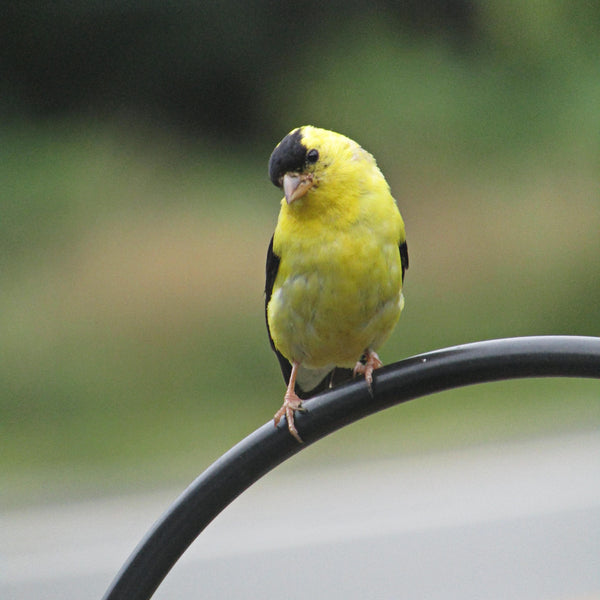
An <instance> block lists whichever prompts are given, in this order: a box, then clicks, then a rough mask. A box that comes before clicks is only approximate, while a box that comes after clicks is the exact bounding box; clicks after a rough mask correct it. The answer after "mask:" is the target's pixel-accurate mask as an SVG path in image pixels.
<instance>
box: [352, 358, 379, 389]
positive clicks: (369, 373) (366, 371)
mask: <svg viewBox="0 0 600 600" xmlns="http://www.w3.org/2000/svg"><path fill="white" fill-rule="evenodd" d="M364 356H365V359H366V360H365V363H364V364H363V363H362V362H360V360H359V361H358V362H357V363H356V365H355V366H354V376H355V377H356V376H357V375H364V376H365V380H366V382H367V385H368V386H369V391H370V392H371V393H372V389H371V385H372V383H373V371H374V370H375V369H379V367H382V366H383V363H382V362H381V360H380V359H379V356H377V352H375V351H374V350H371V349H370V348H367V349H366V350H365V354H364Z"/></svg>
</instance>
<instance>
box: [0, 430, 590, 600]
mask: <svg viewBox="0 0 600 600" xmlns="http://www.w3.org/2000/svg"><path fill="white" fill-rule="evenodd" d="M316 451H317V448H315V449H314V452H316ZM178 493H179V490H165V491H163V492H160V493H153V494H143V495H128V496H123V497H114V498H108V499H106V498H105V499H100V500H94V501H88V502H80V503H73V504H67V505H62V506H43V507H28V508H24V509H21V510H19V509H13V510H10V511H5V512H4V513H2V514H0V599H2V600H5V599H6V600H33V599H36V600H37V599H44V600H54V599H61V600H65V599H71V598H73V599H79V598H82V599H87V598H100V597H101V596H102V594H103V593H104V591H105V590H106V588H107V587H108V585H109V583H110V581H111V579H112V578H113V576H114V575H115V574H116V572H117V571H118V569H119V568H120V566H121V565H122V563H123V562H124V560H125V559H126V558H127V556H128V555H129V554H130V552H131V551H132V549H133V548H134V547H135V545H136V544H137V542H138V541H139V540H140V539H141V538H142V536H143V535H144V534H145V532H146V531H147V530H148V528H149V527H150V525H151V524H152V523H153V522H154V521H155V520H156V518H157V517H158V516H160V514H161V513H162V512H163V511H164V510H165V509H166V508H167V507H168V505H169V504H170V503H171V502H172V500H173V499H174V498H175V497H176V496H177V495H178ZM154 597H155V598H158V599H161V600H170V599H175V598H177V599H181V598H203V599H205V598H208V599H211V598H256V597H260V598H292V599H294V598H306V597H311V598H313V599H318V598H323V599H325V598H327V599H328V600H336V599H337V598H340V599H341V598H344V599H345V600H347V599H354V598H356V599H359V598H361V599H362V598H382V599H387V598H390V599H392V598H411V599H414V598H427V599H437V598H440V599H442V598H444V599H454V598H456V599H461V600H464V599H465V598H478V599H481V598H484V599H488V598H489V599H495V598H498V599H503V600H504V599H507V598H511V599H512V598H519V599H525V600H528V599H532V600H534V599H535V600H539V599H542V598H544V599H556V600H559V599H560V600H566V599H574V600H592V599H596V600H600V433H581V434H578V435H570V436H564V437H556V438H550V439H542V440H534V441H529V442H522V443H511V444H506V445H494V446H482V447H476V448H469V449H464V450H457V451H453V452H448V453H443V454H441V453H440V454H426V455H419V456H415V455H410V456H404V457H398V458H395V459H392V458H388V459H381V460H370V461H363V462H356V461H355V462H349V463H345V464H338V465H328V466H324V467H317V466H316V465H315V463H314V461H312V462H311V463H310V464H309V465H308V466H306V465H304V466H303V467H302V468H296V465H295V459H293V460H291V461H289V462H288V463H286V465H284V466H283V467H282V468H279V469H276V470H275V471H274V472H273V473H271V474H269V475H268V476H267V477H265V478H264V479H263V480H261V481H259V482H258V483H257V484H256V485H255V486H253V487H252V488H250V490H248V491H247V492H246V493H245V494H243V495H242V496H241V497H240V498H238V499H237V500H236V501H235V502H234V503H233V504H232V505H231V506H230V507H228V508H227V509H226V510H225V511H224V512H223V513H222V514H221V515H220V516H219V517H218V518H217V519H216V520H215V521H214V522H213V523H212V524H211V525H210V526H209V527H208V528H207V530H206V531H205V532H204V533H203V534H202V535H201V536H200V537H199V538H198V540H197V541H196V542H195V543H194V544H193V545H192V547H191V548H190V549H189V550H188V552H187V553H186V554H185V555H184V557H183V558H182V560H181V561H180V562H179V563H178V564H177V565H176V567H175V568H174V569H173V571H172V572H171V573H170V574H169V576H168V577H167V579H166V580H165V582H164V583H163V585H162V586H161V587H160V588H159V590H158V591H157V593H156V594H155V596H154Z"/></svg>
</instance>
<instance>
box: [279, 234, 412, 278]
mask: <svg viewBox="0 0 600 600" xmlns="http://www.w3.org/2000/svg"><path fill="white" fill-rule="evenodd" d="M400 262H401V264H402V281H403V282H404V274H405V273H406V270H407V269H408V246H407V245H406V240H405V241H404V242H402V243H401V244H400ZM271 287H272V286H271Z"/></svg>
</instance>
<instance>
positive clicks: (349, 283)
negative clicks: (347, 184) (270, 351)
mask: <svg viewBox="0 0 600 600" xmlns="http://www.w3.org/2000/svg"><path fill="white" fill-rule="evenodd" d="M375 168H376V167H375ZM377 173H379V171H378V170H377ZM367 183H368V184H369V183H370V182H367ZM375 183H377V185H367V186H366V188H367V189H368V190H369V191H368V193H364V192H361V191H360V190H358V191H357V193H356V197H345V198H344V201H343V202H331V198H327V197H326V196H327V195H326V194H322V195H321V196H320V195H319V194H320V191H319V190H314V192H315V193H311V195H310V197H307V198H306V199H304V198H302V199H300V200H299V201H298V203H297V205H295V204H296V203H294V204H292V205H291V206H288V205H287V203H285V202H282V209H281V213H280V215H279V221H278V224H277V228H276V231H275V236H274V240H273V249H274V252H275V254H277V255H278V256H279V257H280V259H281V262H280V265H279V271H278V273H277V277H276V280H275V284H274V287H273V293H272V296H271V300H270V302H269V305H268V308H267V318H268V320H269V328H270V331H271V336H272V338H273V341H274V343H275V346H276V347H277V348H278V350H279V351H280V352H281V353H282V354H283V355H284V356H285V357H286V358H288V359H289V360H291V361H299V362H302V363H303V364H304V365H305V366H307V367H313V368H317V367H324V366H329V365H336V366H353V365H354V363H355V362H356V361H357V360H358V359H359V358H360V356H361V355H362V353H363V352H364V350H365V349H367V348H371V349H373V350H375V349H377V348H378V347H379V346H380V345H381V344H382V343H383V342H384V341H385V340H386V339H387V337H388V336H389V334H390V333H391V331H392V329H393V327H394V326H395V324H396V322H397V320H398V317H399V316H400V312H401V310H402V305H403V299H402V266H401V263H400V254H399V250H398V245H399V243H400V241H403V239H404V224H403V222H402V217H401V216H400V213H399V211H398V209H397V207H396V204H395V202H394V200H393V198H392V197H391V195H390V194H389V190H388V188H387V184H385V180H383V185H379V184H378V181H376V182H375ZM329 191H331V189H330V190H329ZM311 192H312V191H311ZM307 196H309V195H308V194H307ZM338 197H339V194H338ZM302 202H306V204H305V205H302V204H301V203H302ZM309 202H310V204H308V203H309Z"/></svg>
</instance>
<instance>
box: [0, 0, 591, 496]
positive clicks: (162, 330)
mask: <svg viewBox="0 0 600 600" xmlns="http://www.w3.org/2000/svg"><path fill="white" fill-rule="evenodd" d="M5 12H6V15H5V16H4V17H3V20H2V21H1V22H0V30H1V33H2V37H3V41H4V42H5V43H4V44H3V49H2V54H1V57H0V60H1V65H2V69H1V70H0V91H1V92H2V93H1V94H0V98H1V99H0V116H1V117H2V118H1V119H0V142H1V143H0V180H1V181H2V218H1V219H0V331H1V332H2V333H1V335H2V348H3V359H2V361H0V435H1V437H2V440H3V451H2V453H0V466H1V470H0V472H2V476H1V477H2V486H3V489H4V490H9V491H11V492H10V493H8V492H7V493H6V497H7V498H8V497H9V496H11V495H12V497H14V498H18V499H22V498H23V497H25V496H27V497H29V498H30V499H37V498H40V499H43V498H47V497H48V496H50V495H52V494H55V493H60V494H65V495H72V494H74V493H79V492H81V490H82V489H84V488H85V487H86V486H89V487H90V488H91V489H93V490H95V491H97V490H98V489H109V488H111V487H119V488H122V487H123V486H125V485H130V486H132V487H135V486H140V485H153V484H156V483H160V482H161V481H164V480H171V481H175V480H176V481H177V482H178V484H181V482H182V481H183V482H186V481H188V480H190V479H191V478H192V477H193V476H194V475H195V474H196V473H197V472H199V471H200V470H202V469H203V468H204V467H206V466H207V465H208V464H209V463H210V462H211V461H212V460H213V459H215V458H216V457H217V456H219V455H220V454H221V453H222V452H223V451H225V450H226V449H227V448H228V447H230V446H231V445H232V444H234V443H235V442H236V441H237V440H239V439H240V438H241V437H242V436H243V435H245V434H246V433H249V432H250V431H252V430H253V429H254V428H256V427H257V426H259V425H261V424H262V423H264V422H265V421H266V420H268V419H269V418H270V416H271V415H272V414H273V413H274V412H275V410H276V409H277V408H278V406H279V405H280V402H281V400H282V395H283V381H282V379H281V375H280V373H279V370H278V367H277V362H276V360H275V357H274V356H273V355H272V353H271V351H270V348H269V347H268V342H267V338H266V332H265V329H264V322H263V318H264V317H263V296H262V288H263V277H264V273H263V268H264V258H265V253H266V246H267V243H268V240H269V238H270V235H271V233H272V229H273V226H274V224H275V219H276V215H277V210H278V206H277V202H278V199H279V197H278V192H277V190H275V189H274V188H273V187H272V185H271V184H270V183H269V182H268V179H267V177H266V164H267V160H268V157H269V154H270V152H271V150H272V148H273V146H274V145H275V143H276V142H277V141H278V140H279V139H281V137H283V135H284V134H285V133H286V132H287V131H289V130H290V129H291V128H292V127H294V126H297V125H300V124H303V123H308V122H310V123H314V124H316V125H320V126H324V127H328V128H332V129H335V130H338V131H341V132H343V133H345V134H347V135H349V136H351V137H353V138H354V139H356V140H357V141H359V142H360V143H361V144H362V145H363V146H365V147H366V148H367V149H368V150H370V151H371V152H372V153H373V154H374V155H375V156H376V157H377V159H378V161H379V164H380V165H381V167H382V169H383V171H384V173H385V174H386V176H387V179H388V181H389V182H390V184H391V186H392V189H393V191H394V194H395V196H396V197H397V198H398V201H399V204H400V207H401V210H402V213H403V215H404V218H405V221H406V225H407V233H408V242H409V250H410V257H411V267H410V270H409V272H408V275H407V281H406V292H405V295H406V299H407V304H406V309H405V313H404V314H403V316H402V318H401V321H400V324H399V326H398V329H397V331H396V333H395V334H394V335H393V337H392V339H391V340H390V341H389V342H388V344H387V345H386V346H385V347H384V348H383V350H382V352H381V355H382V358H383V359H384V360H385V361H386V362H392V361H394V360H398V359H400V358H402V357H405V356H408V355H410V354H413V353H417V352H424V351H427V350H431V349H434V348H437V347H441V346H445V345H451V344H459V343H463V342H469V341H475V340H479V339H486V338H493V337H505V336H517V335H537V334H582V335H600V236H599V235H598V232H599V231H600V189H599V188H600V186H599V184H600V178H599V176H598V172H599V169H600V160H599V159H600V111H598V106H600V63H599V62H598V60H597V56H598V54H599V51H600V8H599V6H598V5H597V4H595V3H579V4H572V3H568V2H562V1H559V0H546V1H539V2H534V3H527V4H522V3H517V2H501V3H482V2H467V1H465V0H462V1H459V0H454V1H451V0H445V1H442V0H439V1H437V2H428V3H420V2H414V1H413V2H406V3H394V2H390V1H388V2H377V3H369V4H368V5H367V4H366V3H361V2H344V3H343V5H342V3H341V2H337V1H335V2H331V3H327V4H325V5H317V4H316V3H310V2H309V3H305V4H303V5H302V9H301V10H298V8H297V5H293V6H292V5H289V4H287V3H272V2H267V1H266V0H264V1H262V2H255V3H251V4H250V3H242V2H233V1H230V2H222V3H217V4H210V3H208V4H207V3H203V4H199V3H181V2H180V3H171V4H168V5H167V4H164V3H152V2H150V3H148V2H146V3H136V2H129V3H106V2H104V3H99V2H80V3H77V2H75V3H74V2H68V3H67V2H56V3H53V4H52V5H41V4H40V5H38V6H36V5H34V4H31V3H13V4H11V5H10V6H9V7H7V9H6V11H5ZM599 385H600V384H599V383H598V382H597V381H574V380H573V381H570V380H561V381H554V380H547V381H538V380H535V381H526V382H505V383H499V384H494V385H488V386H474V387H472V388H467V389H463V390H457V391H455V392H451V393H445V394H441V395H437V396H434V397H432V398H428V399H424V400H422V401H419V402H415V403H410V404H409V405H406V406H402V407H399V408H397V409H395V410H393V411H386V412H385V414H382V415H377V416H375V417H372V418H370V419H368V420H367V421H365V422H364V423H359V424H356V425H354V426H353V427H350V428H348V429H347V430H344V431H342V432H339V433H338V434H336V436H333V437H332V438H331V439H330V440H327V441H325V442H323V443H322V444H319V445H317V446H316V447H315V448H313V449H310V451H308V452H306V453H303V455H302V457H299V459H297V460H300V459H301V460H307V461H310V460H312V458H311V457H314V458H316V459H318V460H323V459H324V457H325V456H326V457H327V459H328V460H336V459H337V458H340V459H341V458H344V457H346V456H348V455H349V454H350V453H355V454H359V453H360V454H363V455H364V454H369V453H375V452H376V453H382V452H387V453H394V452H407V451H417V450H423V449H427V448H444V447H448V446H452V445H456V444H476V443H483V442H485V441H488V440H491V439H505V438H507V437H522V436H527V435H535V434H544V433H548V432H560V431H570V430H572V429H576V428H581V427H588V428H589V427H597V426H598V424H599V423H600V404H599V403H598V396H599ZM304 457H306V458H304Z"/></svg>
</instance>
